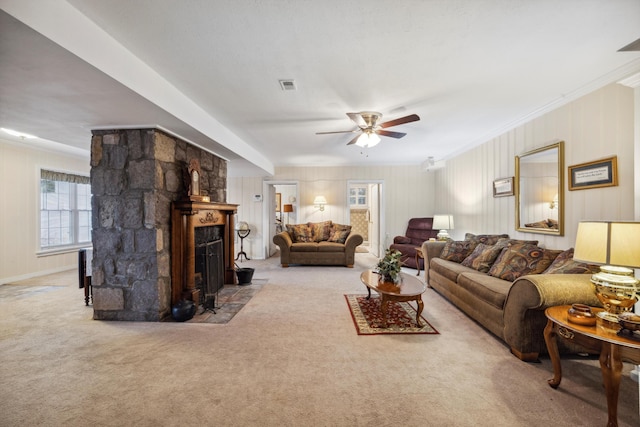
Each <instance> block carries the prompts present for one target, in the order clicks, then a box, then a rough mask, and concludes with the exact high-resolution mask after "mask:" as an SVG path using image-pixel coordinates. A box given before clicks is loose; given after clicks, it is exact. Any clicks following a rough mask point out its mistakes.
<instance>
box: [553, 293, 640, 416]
mask: <svg viewBox="0 0 640 427" xmlns="http://www.w3.org/2000/svg"><path fill="white" fill-rule="evenodd" d="M569 308H571V306H569V305H559V306H555V307H549V308H547V309H546V310H545V315H546V316H547V319H548V320H547V326H546V327H545V328H544V341H545V343H546V344H547V350H548V351H549V357H550V358H551V364H552V365H553V378H552V379H550V380H549V381H548V383H549V386H551V387H552V388H558V386H559V385H560V381H561V380H562V366H561V365H560V354H559V352H558V343H557V341H556V337H557V336H560V337H562V338H563V339H566V340H569V341H573V342H575V343H576V344H579V345H581V346H583V347H585V348H586V349H588V350H590V351H593V352H599V353H600V369H601V371H602V379H603V381H604V389H605V394H606V396H607V411H608V417H609V419H608V422H607V426H608V427H613V426H617V425H618V393H619V391H620V380H621V377H622V360H623V359H624V360H628V361H630V362H632V363H635V364H640V341H638V340H634V339H631V338H626V337H623V336H619V335H618V334H617V330H613V329H610V328H608V327H605V326H603V325H601V324H599V323H598V324H597V325H595V326H582V325H578V324H575V323H570V322H569V321H568V320H567V311H568V310H569ZM595 310H599V309H594V311H595ZM598 322H600V321H599V320H598Z"/></svg>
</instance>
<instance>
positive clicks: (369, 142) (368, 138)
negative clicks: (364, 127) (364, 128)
mask: <svg viewBox="0 0 640 427" xmlns="http://www.w3.org/2000/svg"><path fill="white" fill-rule="evenodd" d="M379 142H380V137H379V136H378V135H377V134H375V133H373V132H365V133H363V134H362V135H360V137H359V138H358V139H357V140H356V145H357V146H359V147H363V148H371V147H374V146H376V145H378V143H379Z"/></svg>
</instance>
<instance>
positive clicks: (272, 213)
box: [267, 185, 278, 258]
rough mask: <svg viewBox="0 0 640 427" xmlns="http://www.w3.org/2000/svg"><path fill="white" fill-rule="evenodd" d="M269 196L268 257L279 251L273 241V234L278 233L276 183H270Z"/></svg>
mask: <svg viewBox="0 0 640 427" xmlns="http://www.w3.org/2000/svg"><path fill="white" fill-rule="evenodd" d="M267 197H268V200H269V202H268V205H269V220H268V223H269V236H271V238H269V243H268V247H267V249H268V252H269V253H268V254H267V258H269V257H271V256H273V255H274V254H275V253H276V252H277V248H278V246H276V244H275V243H273V236H275V235H276V233H277V230H276V187H275V186H274V185H269V195H268V196H267Z"/></svg>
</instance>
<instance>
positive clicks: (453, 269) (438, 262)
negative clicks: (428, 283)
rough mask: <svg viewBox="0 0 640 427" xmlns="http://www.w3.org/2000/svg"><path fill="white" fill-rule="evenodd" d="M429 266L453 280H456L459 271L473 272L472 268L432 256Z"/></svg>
mask: <svg viewBox="0 0 640 427" xmlns="http://www.w3.org/2000/svg"><path fill="white" fill-rule="evenodd" d="M429 268H430V269H431V270H433V271H435V272H437V273H439V274H441V275H442V276H444V277H446V278H447V279H449V280H451V281H453V282H455V281H457V280H458V275H459V274H460V273H466V272H475V270H474V269H472V268H469V267H465V266H464V265H462V264H459V263H457V262H453V261H447V260H444V259H442V258H433V259H432V260H431V263H430V264H429Z"/></svg>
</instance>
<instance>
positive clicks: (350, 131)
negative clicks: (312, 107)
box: [316, 129, 360, 135]
mask: <svg viewBox="0 0 640 427" xmlns="http://www.w3.org/2000/svg"><path fill="white" fill-rule="evenodd" d="M359 131H360V129H355V130H339V131H335V132H316V135H329V134H332V133H354V132H359Z"/></svg>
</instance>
